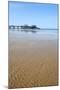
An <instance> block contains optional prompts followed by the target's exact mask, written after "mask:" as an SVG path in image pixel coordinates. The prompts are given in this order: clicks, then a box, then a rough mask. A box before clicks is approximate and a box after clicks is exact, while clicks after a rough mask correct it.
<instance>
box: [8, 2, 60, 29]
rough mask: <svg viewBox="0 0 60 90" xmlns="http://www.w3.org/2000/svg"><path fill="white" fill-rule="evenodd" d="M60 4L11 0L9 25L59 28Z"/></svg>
mask: <svg viewBox="0 0 60 90" xmlns="http://www.w3.org/2000/svg"><path fill="white" fill-rule="evenodd" d="M57 18H58V5H57V4H43V3H29V2H14V1H9V25H25V24H27V25H37V26H38V27H40V28H57V27H58V24H57Z"/></svg>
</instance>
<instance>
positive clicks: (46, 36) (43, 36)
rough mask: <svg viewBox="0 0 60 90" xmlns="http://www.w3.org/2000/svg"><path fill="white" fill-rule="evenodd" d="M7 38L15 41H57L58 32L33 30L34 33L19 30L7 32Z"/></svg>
mask: <svg viewBox="0 0 60 90" xmlns="http://www.w3.org/2000/svg"><path fill="white" fill-rule="evenodd" d="M9 36H10V37H11V38H13V37H14V38H15V39H22V38H26V39H32V40H36V39H37V40H54V39H58V30H35V31H33V32H32V31H29V32H27V31H21V30H17V29H15V30H13V29H11V30H9Z"/></svg>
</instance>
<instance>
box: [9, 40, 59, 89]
mask: <svg viewBox="0 0 60 90" xmlns="http://www.w3.org/2000/svg"><path fill="white" fill-rule="evenodd" d="M57 59H58V58H57V41H56V40H29V39H24V40H22V39H21V40H13V39H12V40H11V39H9V88H16V87H34V86H35V87H36V86H48V85H49V86H50V85H57V84H58V70H57V69H58V66H57V64H58V60H57Z"/></svg>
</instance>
